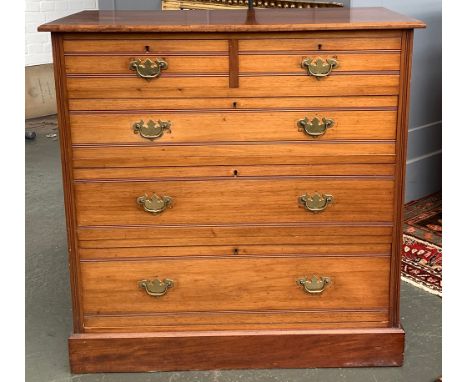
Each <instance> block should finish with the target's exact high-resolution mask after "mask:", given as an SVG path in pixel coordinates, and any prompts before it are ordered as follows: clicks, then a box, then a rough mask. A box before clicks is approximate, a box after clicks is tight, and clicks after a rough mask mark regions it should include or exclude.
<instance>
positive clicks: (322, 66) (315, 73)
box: [301, 57, 338, 79]
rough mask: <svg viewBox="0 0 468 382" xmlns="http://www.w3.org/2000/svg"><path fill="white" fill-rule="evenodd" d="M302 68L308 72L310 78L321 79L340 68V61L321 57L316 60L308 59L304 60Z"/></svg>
mask: <svg viewBox="0 0 468 382" xmlns="http://www.w3.org/2000/svg"><path fill="white" fill-rule="evenodd" d="M301 67H302V68H304V69H305V70H306V71H307V74H308V75H309V76H312V77H315V78H317V79H320V78H323V77H327V76H328V75H329V74H330V73H331V72H332V70H333V69H335V68H337V67H338V60H337V59H336V58H327V59H326V60H324V59H323V58H321V57H317V58H315V59H312V58H310V57H307V58H304V59H303V60H302V63H301Z"/></svg>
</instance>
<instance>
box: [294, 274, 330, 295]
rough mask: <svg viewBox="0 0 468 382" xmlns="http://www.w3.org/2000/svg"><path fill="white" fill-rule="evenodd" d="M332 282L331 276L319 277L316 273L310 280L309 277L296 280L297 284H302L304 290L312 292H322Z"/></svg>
mask: <svg viewBox="0 0 468 382" xmlns="http://www.w3.org/2000/svg"><path fill="white" fill-rule="evenodd" d="M330 282H331V279H330V277H327V276H324V277H317V276H315V275H314V276H312V277H311V278H310V280H308V279H307V277H303V278H300V279H298V280H296V284H297V285H299V286H302V288H303V289H304V291H305V292H307V293H310V294H321V293H322V292H323V291H324V290H325V288H326V287H327V286H328V285H329V284H330Z"/></svg>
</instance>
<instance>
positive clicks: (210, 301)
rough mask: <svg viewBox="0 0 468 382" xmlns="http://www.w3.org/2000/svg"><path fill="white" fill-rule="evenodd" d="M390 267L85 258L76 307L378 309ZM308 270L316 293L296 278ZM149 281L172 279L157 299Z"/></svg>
mask: <svg viewBox="0 0 468 382" xmlns="http://www.w3.org/2000/svg"><path fill="white" fill-rule="evenodd" d="M389 265H390V260H389V257H387V256H385V257H294V258H271V257H270V258H250V259H249V258H242V259H241V258H238V259H233V258H216V259H212V258H211V259H210V258H193V259H190V260H188V259H177V260H176V259H160V260H154V261H107V262H106V261H103V262H99V261H85V262H82V265H81V272H82V282H83V307H84V313H85V314H91V315H100V314H107V315H108V314H110V315H112V314H145V313H163V312H216V311H218V312H219V311H264V310H298V309H300V310H314V309H335V310H336V309H338V310H341V309H342V310H346V309H348V310H349V309H351V310H352V309H377V308H378V309H382V308H386V307H387V306H388V295H389ZM313 275H316V276H319V277H328V278H329V279H330V282H329V283H328V284H326V285H325V286H324V291H323V292H322V293H313V294H311V293H308V292H306V290H305V289H306V288H307V289H309V291H312V290H315V289H318V287H319V285H313V284H311V283H309V282H306V283H305V285H300V284H298V283H297V280H299V279H301V278H304V277H307V279H308V280H307V281H310V278H311V277H312V276H313ZM155 279H160V280H163V279H171V280H173V285H172V287H171V288H168V289H167V293H166V294H165V295H162V296H159V297H153V296H151V295H149V294H148V293H147V292H146V291H145V289H144V287H143V286H142V285H140V287H139V286H138V282H139V281H140V280H155ZM147 286H148V287H149V289H150V292H151V291H153V292H155V291H156V292H161V291H162V289H161V288H159V289H158V288H155V289H152V288H151V285H148V284H147ZM153 286H154V285H153Z"/></svg>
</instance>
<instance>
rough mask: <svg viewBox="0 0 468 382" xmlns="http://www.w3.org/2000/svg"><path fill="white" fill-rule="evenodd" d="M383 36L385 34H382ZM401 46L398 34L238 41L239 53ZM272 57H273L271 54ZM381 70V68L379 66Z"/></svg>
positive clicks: (347, 50)
mask: <svg viewBox="0 0 468 382" xmlns="http://www.w3.org/2000/svg"><path fill="white" fill-rule="evenodd" d="M384 36H385V35H384ZM400 47H401V40H400V38H399V36H389V37H386V36H385V37H383V36H375V35H371V37H370V36H369V37H363V36H353V37H348V38H342V39H340V38H320V37H319V36H311V37H310V38H306V37H305V36H303V37H302V38H275V39H271V38H265V39H242V40H241V41H240V42H239V52H240V53H241V54H249V53H256V54H258V53H260V52H261V53H263V54H272V53H275V54H278V52H279V53H281V52H283V53H284V52H293V51H300V52H303V53H304V54H308V53H312V54H316V55H325V54H329V55H333V51H346V52H349V51H356V52H358V51H361V50H381V51H387V50H398V49H400ZM271 58H272V59H274V58H275V57H274V56H272V57H271ZM379 69H380V70H382V69H381V68H379Z"/></svg>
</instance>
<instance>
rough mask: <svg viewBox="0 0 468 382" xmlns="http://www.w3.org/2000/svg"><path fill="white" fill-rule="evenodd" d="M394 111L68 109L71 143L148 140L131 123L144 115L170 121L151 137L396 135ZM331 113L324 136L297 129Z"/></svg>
mask: <svg viewBox="0 0 468 382" xmlns="http://www.w3.org/2000/svg"><path fill="white" fill-rule="evenodd" d="M396 117H397V113H396V111H348V112H343V111H333V110H323V111H321V112H320V113H318V112H313V113H310V112H306V111H297V112H284V111H277V112H273V111H265V112H242V111H232V112H209V113H208V112H198V113H196V112H182V111H181V112H178V113H175V112H172V113H167V112H166V113H164V112H160V113H131V114H130V113H129V114H120V113H119V114H111V113H89V114H84V113H72V114H71V115H70V127H71V134H72V142H73V143H74V144H88V143H103V144H106V143H131V142H151V141H150V140H149V139H146V138H143V137H142V136H141V135H140V134H135V133H134V131H133V125H134V124H135V123H137V122H140V121H143V122H144V125H145V126H147V124H148V121H150V120H152V121H155V122H157V121H158V120H162V121H170V123H171V127H170V130H171V131H170V132H165V133H164V134H163V136H162V137H160V138H158V139H157V140H154V143H159V142H167V143H177V142H219V141H227V142H229V141H231V142H243V141H247V142H248V141H314V140H325V141H327V140H333V139H337V140H340V139H345V140H369V139H372V140H394V139H395V131H396ZM304 118H307V119H308V120H310V121H311V120H312V119H314V118H317V119H318V120H319V123H321V124H323V122H322V118H326V119H332V120H333V121H334V125H333V126H332V127H330V128H328V129H326V131H325V133H324V134H323V135H322V136H319V137H316V138H313V137H311V136H309V135H307V134H306V133H305V132H304V131H299V130H300V129H299V128H298V125H297V123H298V121H300V120H302V119H304Z"/></svg>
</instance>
